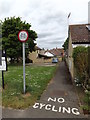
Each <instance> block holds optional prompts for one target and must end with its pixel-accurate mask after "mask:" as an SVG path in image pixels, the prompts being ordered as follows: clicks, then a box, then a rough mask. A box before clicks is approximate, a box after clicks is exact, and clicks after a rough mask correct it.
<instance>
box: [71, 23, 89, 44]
mask: <svg viewBox="0 0 90 120" xmlns="http://www.w3.org/2000/svg"><path fill="white" fill-rule="evenodd" d="M89 28H90V25H89V24H81V25H70V27H69V29H70V33H71V38H72V43H73V44H77V43H78V44H88V43H89V42H90V39H89V38H90V30H89Z"/></svg>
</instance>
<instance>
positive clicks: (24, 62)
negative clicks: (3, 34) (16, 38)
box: [23, 43, 26, 94]
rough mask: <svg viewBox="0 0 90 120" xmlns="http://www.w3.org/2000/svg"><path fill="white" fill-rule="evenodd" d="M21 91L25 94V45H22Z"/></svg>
mask: <svg viewBox="0 0 90 120" xmlns="http://www.w3.org/2000/svg"><path fill="white" fill-rule="evenodd" d="M23 83H24V84H23V90H24V94H25V91H26V88H25V86H26V85H25V43H23Z"/></svg>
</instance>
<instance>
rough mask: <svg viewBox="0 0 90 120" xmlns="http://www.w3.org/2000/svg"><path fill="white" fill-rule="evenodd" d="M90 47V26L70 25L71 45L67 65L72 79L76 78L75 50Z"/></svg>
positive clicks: (69, 45)
mask: <svg viewBox="0 0 90 120" xmlns="http://www.w3.org/2000/svg"><path fill="white" fill-rule="evenodd" d="M89 45H90V24H80V25H70V26H69V44H68V52H67V64H68V66H69V71H70V73H71V77H72V78H74V64H73V58H72V54H73V48H74V47H77V46H86V47H87V46H89Z"/></svg>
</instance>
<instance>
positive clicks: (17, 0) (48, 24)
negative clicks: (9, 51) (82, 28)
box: [0, 0, 90, 49]
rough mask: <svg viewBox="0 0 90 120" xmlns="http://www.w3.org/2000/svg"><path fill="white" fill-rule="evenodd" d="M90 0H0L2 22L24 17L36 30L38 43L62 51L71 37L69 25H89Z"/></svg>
mask: <svg viewBox="0 0 90 120" xmlns="http://www.w3.org/2000/svg"><path fill="white" fill-rule="evenodd" d="M89 1H90V0H0V20H4V18H7V17H13V16H16V17H21V18H22V20H23V21H26V22H27V23H30V24H31V26H32V27H31V29H32V30H34V31H36V33H37V35H38V38H37V39H36V43H37V45H38V46H39V47H40V48H45V49H52V48H56V47H57V48H61V47H62V45H63V43H64V41H65V40H66V38H67V36H68V25H70V24H87V23H88V2H89ZM69 13H71V15H70V17H69V19H68V15H69Z"/></svg>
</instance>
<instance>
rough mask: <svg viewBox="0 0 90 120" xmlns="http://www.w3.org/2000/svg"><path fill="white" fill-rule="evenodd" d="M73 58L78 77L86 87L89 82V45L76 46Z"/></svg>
mask: <svg viewBox="0 0 90 120" xmlns="http://www.w3.org/2000/svg"><path fill="white" fill-rule="evenodd" d="M73 58H74V65H75V68H76V71H77V75H78V78H79V79H80V81H81V83H82V84H83V86H84V87H85V88H86V86H87V84H88V82H89V64H88V63H89V62H88V58H89V57H88V47H84V46H78V47H76V48H74V50H73Z"/></svg>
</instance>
